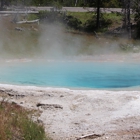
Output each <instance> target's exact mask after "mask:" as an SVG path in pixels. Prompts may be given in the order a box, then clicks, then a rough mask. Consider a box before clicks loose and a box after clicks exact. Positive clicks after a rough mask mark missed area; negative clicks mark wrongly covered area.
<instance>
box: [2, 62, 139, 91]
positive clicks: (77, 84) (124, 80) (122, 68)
mask: <svg viewBox="0 0 140 140" xmlns="http://www.w3.org/2000/svg"><path fill="white" fill-rule="evenodd" d="M0 83H2V84H12V85H26V86H27V85H28V86H29V85H30V86H41V87H42V86H43V87H66V88H78V89H79V88H98V89H104V88H128V87H135V86H140V64H139V63H123V62H89V61H85V62H84V61H50V62H35V61H31V62H12V63H5V64H2V66H1V68H0Z"/></svg>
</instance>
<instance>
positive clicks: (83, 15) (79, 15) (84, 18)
mask: <svg viewBox="0 0 140 140" xmlns="http://www.w3.org/2000/svg"><path fill="white" fill-rule="evenodd" d="M67 15H71V16H74V17H75V18H77V19H79V20H80V21H81V22H82V24H84V23H85V22H86V21H87V20H89V19H91V18H92V17H93V15H95V12H93V13H91V12H67Z"/></svg>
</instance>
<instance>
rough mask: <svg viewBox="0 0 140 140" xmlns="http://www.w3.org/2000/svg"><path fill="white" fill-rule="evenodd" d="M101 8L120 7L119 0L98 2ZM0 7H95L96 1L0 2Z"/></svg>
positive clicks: (12, 0)
mask: <svg viewBox="0 0 140 140" xmlns="http://www.w3.org/2000/svg"><path fill="white" fill-rule="evenodd" d="M100 1H101V7H106V8H107V7H112V8H118V7H121V0H100ZM0 2H1V5H8V6H9V5H26V6H27V5H34V6H53V5H54V3H58V4H60V5H62V6H69V7H73V6H77V7H79V6H80V7H84V6H86V7H96V6H97V3H98V0H0Z"/></svg>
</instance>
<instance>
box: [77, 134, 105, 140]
mask: <svg viewBox="0 0 140 140" xmlns="http://www.w3.org/2000/svg"><path fill="white" fill-rule="evenodd" d="M101 136H103V135H100V134H87V135H84V136H80V137H79V138H77V139H76V140H81V139H85V138H90V139H95V138H98V137H101Z"/></svg>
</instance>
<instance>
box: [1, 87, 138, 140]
mask: <svg viewBox="0 0 140 140" xmlns="http://www.w3.org/2000/svg"><path fill="white" fill-rule="evenodd" d="M0 95H1V99H5V100H6V99H7V100H8V101H9V102H15V103H17V104H19V105H21V106H23V107H25V108H30V109H36V110H39V111H40V112H41V114H40V116H39V117H35V116H33V119H34V120H36V121H38V122H40V123H43V124H44V126H45V130H46V133H48V134H49V135H50V136H51V137H52V138H53V140H80V139H82V140H88V139H96V140H139V139H140V109H139V108H140V91H139V90H138V89H137V90H134V89H133V90H128V91H126V90H123V91H120V90H118V91H111V90H71V89H55V88H39V87H38V88H37V87H20V86H8V85H0Z"/></svg>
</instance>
